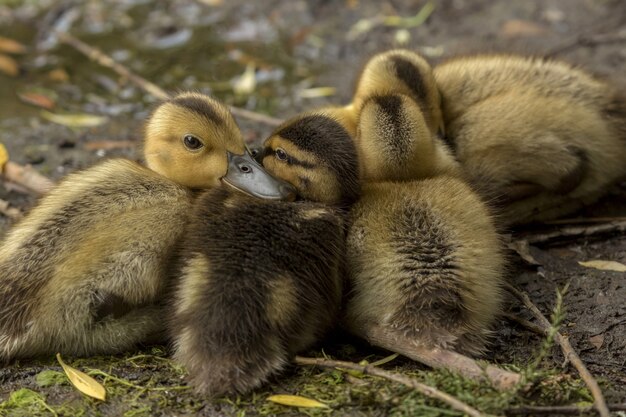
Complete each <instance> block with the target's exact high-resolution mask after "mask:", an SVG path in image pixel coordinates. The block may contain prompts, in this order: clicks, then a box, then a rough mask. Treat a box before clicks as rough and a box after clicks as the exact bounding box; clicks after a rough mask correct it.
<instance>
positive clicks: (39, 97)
mask: <svg viewBox="0 0 626 417" xmlns="http://www.w3.org/2000/svg"><path fill="white" fill-rule="evenodd" d="M17 96H18V97H19V98H20V100H22V101H23V102H24V103H27V104H31V105H33V106H36V107H41V108H44V109H48V110H51V109H53V108H54V106H55V105H56V102H55V100H54V99H53V98H52V97H50V96H48V95H46V94H42V93H39V92H36V91H25V92H23V93H17Z"/></svg>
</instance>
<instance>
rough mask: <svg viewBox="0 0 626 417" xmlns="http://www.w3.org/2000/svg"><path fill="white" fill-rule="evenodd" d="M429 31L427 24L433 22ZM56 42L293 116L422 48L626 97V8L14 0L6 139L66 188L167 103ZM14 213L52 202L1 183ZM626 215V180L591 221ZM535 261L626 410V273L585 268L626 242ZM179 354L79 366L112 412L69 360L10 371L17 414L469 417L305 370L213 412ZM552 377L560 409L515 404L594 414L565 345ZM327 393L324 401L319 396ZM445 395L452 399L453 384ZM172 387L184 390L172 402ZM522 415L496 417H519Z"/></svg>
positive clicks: (251, 136)
mask: <svg viewBox="0 0 626 417" xmlns="http://www.w3.org/2000/svg"><path fill="white" fill-rule="evenodd" d="M431 6H434V7H433V8H432V12H431V13H428V11H429V8H430V7H431ZM420 13H421V14H420ZM381 16H400V17H401V18H403V19H387V20H385V19H382V18H381ZM422 17H426V20H425V21H423V22H422V21H421V20H423V19H422ZM363 22H365V23H363ZM394 22H395V23H394ZM359 28H360V29H361V30H359ZM54 29H61V30H69V31H70V32H71V33H72V34H73V35H75V36H77V37H79V38H81V39H83V40H85V41H87V42H88V43H90V44H91V45H93V46H96V47H99V48H101V49H103V50H104V51H106V52H107V53H109V54H112V55H113V56H114V57H115V58H116V59H118V60H119V61H121V62H123V63H124V65H126V66H127V67H129V68H131V69H132V70H133V71H135V72H137V73H138V74H140V75H142V76H144V77H146V78H148V79H149V80H150V81H152V82H154V83H156V84H158V85H159V86H161V87H163V88H165V89H167V90H169V91H176V90H181V89H198V90H201V91H205V92H209V93H212V94H214V95H216V96H217V97H219V98H220V99H222V100H223V101H225V102H227V103H230V104H234V105H237V106H240V107H245V108H249V109H250V110H254V111H257V112H261V113H267V114H270V115H272V116H274V117H278V118H282V119H284V118H287V117H289V116H290V115H292V114H294V113H296V112H299V111H302V110H304V109H310V108H314V107H318V106H322V105H325V104H328V103H336V104H338V103H345V102H347V101H348V100H349V99H350V96H351V93H352V88H353V85H354V81H355V78H356V76H357V74H358V71H359V68H360V67H361V65H362V64H363V63H364V62H365V61H366V60H367V58H368V57H369V56H371V55H372V54H374V53H376V52H378V51H383V50H386V49H389V48H392V47H398V46H403V47H407V48H412V49H415V50H417V51H419V52H420V53H422V54H423V55H424V56H426V57H427V59H429V60H430V62H431V63H433V64H436V63H437V62H440V61H442V60H445V59H446V58H449V57H452V56H456V55H464V54H470V53H476V52H515V53H523V54H533V55H549V56H553V57H555V58H559V59H563V60H567V61H569V62H572V63H575V64H578V65H580V66H582V67H584V68H586V69H588V70H589V71H591V72H593V73H595V74H598V75H600V76H602V77H606V78H609V79H611V80H612V81H613V82H614V83H615V85H616V88H617V89H621V90H622V91H624V86H625V85H626V72H625V71H624V69H625V68H626V2H624V1H622V0H595V1H592V0H526V1H518V2H505V1H500V2H497V1H490V0H440V1H432V2H431V3H427V2H425V1H409V0H394V1H375V0H371V1H365V0H346V1H328V0H318V1H310V2H306V1H298V0H267V1H260V2H249V1H245V0H228V1H221V0H204V1H199V0H198V1H196V0H174V1H158V0H117V1H113V0H109V1H89V0H87V1H82V2H79V1H63V0H45V1H39V2H35V1H28V0H23V1H19V0H8V1H7V0H0V36H5V37H9V38H12V39H16V40H18V41H20V42H22V43H24V44H25V45H26V46H27V47H28V50H27V52H26V53H25V54H23V55H14V56H13V58H14V59H15V61H16V62H17V64H18V65H19V74H18V75H17V76H14V77H10V76H8V75H6V74H5V73H3V72H1V71H0V142H2V143H4V144H5V145H6V147H7V149H8V150H9V153H10V155H11V159H12V160H14V161H16V162H18V163H22V164H27V163H30V164H32V165H33V166H34V167H35V168H37V169H38V170H39V171H40V172H42V173H44V174H45V175H47V176H50V177H52V178H55V179H58V178H60V177H62V176H63V175H65V174H67V173H68V172H71V171H73V170H75V169H79V168H82V167H87V166H90V165H92V164H94V163H96V162H97V161H99V160H102V159H103V158H108V157H113V156H125V157H129V158H139V154H140V149H139V146H140V138H141V135H140V126H141V121H142V120H143V119H144V118H145V117H146V115H147V114H148V112H149V109H150V108H151V105H152V104H153V103H154V99H153V98H151V97H150V96H149V95H147V94H146V93H144V92H143V91H141V90H140V89H138V88H137V87H136V86H134V85H132V84H129V83H127V82H126V81H125V80H120V79H119V78H118V77H117V76H116V75H115V74H114V73H112V72H111V71H110V70H107V69H104V68H102V67H99V66H98V65H96V64H94V63H91V62H88V60H86V59H85V58H84V57H83V56H82V55H80V54H79V53H77V52H76V51H74V50H73V49H72V48H70V47H68V46H66V45H60V44H59V43H58V42H57V41H56V40H55V37H54V36H53V35H51V33H52V31H53V30H54ZM364 29H367V30H364ZM246 66H253V67H254V68H255V69H256V85H255V86H254V88H253V89H251V90H248V91H243V92H242V91H239V92H235V91H234V90H236V88H237V87H238V86H240V85H241V83H240V82H239V81H238V80H240V78H238V77H240V76H241V75H242V74H243V73H244V71H245V69H246ZM53 71H56V72H53ZM59 73H64V74H65V76H59ZM53 74H57V76H55V75H53ZM318 87H333V88H334V90H329V89H322V90H319V89H317V88H318ZM28 92H30V93H36V94H40V95H44V96H46V97H49V98H50V99H51V100H52V101H53V102H54V103H55V108H54V110H52V111H53V112H58V113H63V112H72V113H85V114H95V115H101V116H106V117H107V118H108V119H107V121H106V123H103V124H101V125H99V126H97V127H92V128H70V127H67V126H63V125H59V124H55V123H52V122H50V121H48V120H46V119H45V118H44V117H42V115H41V110H40V109H38V108H36V107H33V106H30V105H28V104H25V103H23V101H21V100H20V99H19V98H18V94H22V95H23V94H24V93H28ZM329 93H331V94H329ZM239 121H240V123H241V126H242V129H243V130H244V136H245V137H246V139H247V140H248V141H250V142H254V141H257V140H260V139H262V138H263V137H264V136H265V135H266V134H267V133H268V132H269V130H270V129H271V128H270V127H268V126H265V125H262V124H259V123H255V122H251V121H248V120H244V119H240V120H239ZM624 162H625V163H626V161H624ZM0 199H3V200H6V201H9V202H10V203H11V204H12V205H13V206H15V207H18V208H20V209H24V210H26V209H28V207H30V206H32V204H33V203H34V202H35V198H34V197H33V196H32V195H29V194H24V193H23V192H22V191H20V190H16V189H15V188H11V187H9V186H6V185H2V184H0ZM624 216H626V184H621V185H620V184H618V185H616V186H615V187H614V188H613V189H612V190H611V192H610V193H609V195H608V196H607V197H606V198H605V199H603V200H602V201H601V202H599V203H598V204H596V205H594V206H593V207H590V208H587V209H585V210H584V212H583V213H580V217H585V218H589V217H622V218H623V217H624ZM573 217H579V216H573ZM10 224H11V221H10V220H9V219H7V218H6V217H1V218H0V225H1V226H2V230H6V229H7V228H8V227H10ZM550 227H551V228H552V229H558V228H560V227H563V225H553V226H550ZM527 231H528V230H527V229H520V230H517V231H513V232H514V233H524V232H527ZM531 253H532V255H533V256H534V257H535V259H537V260H538V261H539V263H540V264H541V265H540V266H537V267H532V266H529V265H526V264H525V263H523V262H522V261H521V260H519V259H518V257H517V255H514V254H512V255H511V259H512V262H511V264H512V265H511V269H510V274H509V275H510V277H509V279H510V282H511V283H513V284H515V285H516V286H518V287H519V288H522V289H524V290H525V291H527V292H528V293H529V295H530V297H531V299H532V300H533V301H534V302H535V303H536V304H537V305H538V306H539V308H540V309H541V310H542V311H543V312H544V313H546V314H549V313H550V311H551V310H552V308H553V305H554V302H555V298H556V295H555V294H556V289H557V288H563V287H565V286H566V285H568V286H569V287H568V290H567V292H566V294H565V297H564V300H563V304H564V309H565V319H564V323H563V325H562V332H563V333H565V334H567V335H568V336H569V338H570V341H571V343H572V345H573V346H574V348H575V349H576V350H577V351H578V352H579V354H580V356H581V358H582V360H583V361H584V362H585V363H586V364H587V366H588V367H589V370H590V371H591V372H592V374H594V375H595V376H596V377H597V378H598V379H599V380H600V383H601V385H602V387H603V389H604V392H605V395H606V397H607V401H608V402H610V403H619V402H626V273H623V272H611V271H602V270H597V269H593V268H587V267H583V266H581V265H579V264H578V262H580V261H588V260H594V259H601V260H612V261H617V262H621V263H626V235H625V234H624V233H621V234H620V233H616V234H604V235H600V236H597V237H593V238H578V239H570V240H566V241H563V242H558V243H557V244H550V245H542V246H537V247H531ZM507 304H508V305H507V309H509V310H510V311H512V312H514V313H516V314H519V315H520V316H523V317H526V318H530V315H527V313H526V312H525V311H524V309H523V308H522V307H521V306H520V305H519V303H518V302H517V301H516V300H513V299H511V300H509V301H508V303H507ZM541 344H542V338H540V337H538V336H536V335H534V334H532V333H530V332H529V331H527V330H525V329H524V328H522V327H520V326H519V325H517V324H514V323H512V322H509V321H507V320H505V319H502V321H501V322H500V323H499V324H498V327H497V329H496V337H495V339H494V342H493V345H492V348H491V350H490V352H489V353H488V354H487V355H486V356H485V357H484V358H483V359H485V360H487V361H490V362H495V363H498V364H509V365H510V366H512V367H513V368H515V367H517V368H522V367H524V366H525V365H526V364H528V363H529V362H531V361H532V359H533V358H534V357H536V355H537V352H538V351H539V350H540V347H541ZM321 348H323V349H324V352H325V353H327V354H331V355H332V356H333V357H336V358H338V359H346V360H353V361H356V362H358V361H360V360H361V359H363V358H365V357H369V356H371V355H373V356H372V357H373V358H379V357H382V356H385V353H384V352H381V351H379V350H376V349H373V348H372V347H370V346H367V345H366V344H364V343H362V342H359V341H357V340H353V339H351V338H348V337H345V336H342V335H336V336H335V337H333V338H331V339H329V340H328V342H327V343H323V344H322V346H321V347H320V349H321ZM320 353H321V352H320V351H319V350H318V351H316V352H312V353H311V354H317V355H319V354H320ZM137 355H140V356H137ZM166 357H167V352H166V351H165V350H164V349H163V348H160V347H153V348H146V349H145V350H143V351H141V352H139V353H137V352H135V353H129V354H128V355H121V356H117V357H114V358H84V359H77V358H68V360H71V362H72V364H73V365H75V366H78V367H83V368H87V369H92V370H100V371H102V372H106V373H107V374H108V375H109V376H108V377H106V376H102V375H101V374H98V373H97V372H96V371H93V373H94V375H96V376H98V375H99V378H101V379H104V380H105V381H106V382H109V383H110V384H111V385H110V386H109V385H107V387H108V388H109V394H110V400H108V401H107V402H105V403H102V404H98V403H96V402H95V401H93V400H88V399H84V398H83V397H82V396H81V394H79V393H77V392H75V391H74V390H73V389H72V388H71V387H69V386H68V385H67V383H66V382H63V381H62V380H61V379H58V378H57V377H58V375H56V374H55V375H56V376H55V375H52V376H53V377H55V378H57V379H56V380H54V381H56V382H54V381H53V382H52V383H49V384H48V383H45V382H41V381H40V379H41V378H42V377H40V375H41V372H42V371H45V370H53V371H59V370H60V367H59V366H58V364H57V363H56V362H54V360H53V359H52V358H49V359H45V358H44V359H41V360H33V361H20V362H19V363H14V364H10V365H7V366H4V367H2V368H0V416H1V415H8V416H13V415H54V414H55V413H56V414H57V415H89V416H90V415H103V416H118V415H125V416H129V417H131V416H143V415H146V416H152V415H154V416H177V415H206V416H214V415H275V414H293V415H296V414H298V413H302V412H305V413H309V414H314V415H319V414H328V413H331V414H333V415H355V416H356V415H359V416H360V415H363V416H378V415H428V416H430V415H432V416H437V415H459V414H458V413H455V412H452V411H450V410H449V409H447V408H445V407H444V406H442V405H441V404H437V403H432V402H424V401H423V400H418V399H416V397H415V395H414V394H413V393H407V392H406V391H403V390H401V389H399V388H397V387H395V388H390V387H389V386H388V385H377V384H381V382H380V381H374V380H370V379H367V382H368V383H369V384H370V388H371V390H369V391H368V390H366V389H365V388H362V387H361V385H359V384H360V382H359V381H353V380H352V379H351V378H347V377H345V375H341V373H340V372H338V371H334V372H325V371H322V370H309V369H301V368H294V369H292V370H290V371H289V372H287V374H286V375H285V376H283V377H278V378H276V379H275V380H274V381H273V382H272V383H271V384H270V385H269V386H268V387H266V388H264V389H263V390H260V391H258V392H255V393H254V394H251V395H249V396H242V397H236V398H228V399H223V400H219V401H214V402H209V401H207V400H205V399H202V398H199V397H197V396H195V395H193V394H191V393H189V392H188V391H187V390H186V388H185V387H184V379H183V371H182V370H181V369H180V368H177V367H176V365H175V364H172V363H171V362H169V361H168V360H167V359H166ZM388 366H389V365H388ZM389 368H390V369H395V370H397V371H401V372H404V373H409V374H415V375H418V374H419V375H422V374H420V373H423V370H424V369H426V368H424V367H421V366H419V365H417V364H414V363H412V362H411V361H408V360H405V359H397V360H396V361H395V362H393V364H391V366H389ZM541 368H542V369H544V370H546V371H548V370H550V372H553V373H554V375H553V376H552V378H553V381H554V380H555V379H554V378H561V379H560V380H559V381H561V382H557V383H556V384H557V385H560V388H559V389H560V390H556V391H554V392H556V393H553V394H550V395H548V394H546V392H548V391H546V392H542V391H540V390H539V391H538V392H537V394H536V395H535V394H533V393H524V394H523V395H521V396H517V397H515V398H509V399H508V400H507V401H509V403H508V405H510V404H515V405H520V404H535V403H536V404H544V405H545V404H571V403H587V402H588V401H589V400H590V398H589V396H588V393H585V392H583V391H584V389H583V388H579V389H578V394H575V395H574V394H571V393H572V392H573V391H572V390H566V389H564V388H563V387H565V386H566V385H567V386H579V387H582V385H580V383H579V382H577V380H576V378H577V374H576V372H575V371H574V369H573V368H572V367H571V365H565V366H563V356H562V354H561V353H560V350H559V349H558V348H557V347H551V348H550V349H549V351H548V355H547V357H546V358H545V360H544V361H543V362H542V364H541ZM424 375H426V374H424ZM422 377H423V378H431V376H423V375H422ZM115 378H117V380H116V379H115ZM432 378H435V377H432ZM120 381H124V382H120ZM315 381H317V382H318V383H319V386H317V388H316V387H312V386H311V384H313V385H314V382H315ZM436 381H439V383H440V384H441V385H442V386H447V385H446V384H447V382H445V381H447V380H443V379H442V380H436ZM129 384H130V385H129ZM161 385H163V386H167V387H170V388H171V389H169V390H165V389H161V390H159V389H155V387H159V386H161ZM335 385H340V387H339V388H337V387H335ZM172 387H173V388H172ZM320 387H322V388H320ZM331 387H332V389H333V390H334V391H333V390H331ZM22 388H27V389H29V390H31V391H32V392H34V393H35V394H34V395H35V396H34V397H28V398H29V401H31V400H32V401H34V403H36V404H39V406H37V405H36V406H32V407H30V406H29V407H30V408H28V407H26V408H24V407H22V408H20V406H16V405H15V404H17V403H16V402H15V401H17V400H16V395H15V393H16V392H17V391H18V390H20V389H22ZM561 388H563V389H561ZM574 391H576V390H574ZM282 392H289V393H299V394H301V395H305V394H307V393H308V394H309V395H310V396H314V397H315V396H316V397H317V398H318V399H322V400H326V401H327V402H329V403H331V404H333V408H332V409H331V410H330V411H308V410H304V409H301V410H299V411H291V410H289V409H286V408H284V407H280V406H276V405H271V404H268V403H266V402H264V398H265V397H266V396H267V394H268V393H282ZM346 392H347V393H348V394H349V395H347V397H345V396H344V397H341V398H339V393H341V395H345V393H346ZM466 392H474V394H472V395H474V398H473V399H471V401H472V403H473V404H480V398H477V397H480V395H476V394H475V392H476V391H472V389H470V388H468V390H467V391H466ZM481 392H482V391H481ZM550 392H552V391H550ZM22 393H23V392H22ZM335 394H336V395H337V397H333V395H335ZM561 394H562V395H561ZM29 395H31V394H29ZM468 395H469V394H468ZM490 395H491V394H490ZM485 396H487V394H485ZM338 398H339V399H338ZM18 399H19V398H18ZM11 401H13V403H12V402H11ZM44 401H45V402H44ZM468 401H470V400H468ZM42 403H43V404H46V405H47V406H48V407H49V409H48V408H46V407H44V406H41V404H42ZM508 405H507V404H500V406H494V405H486V406H485V407H486V410H487V411H490V412H494V413H498V414H502V413H504V412H505V410H506V408H507V406H508ZM33 407H34V408H33ZM411 407H413V408H411ZM616 415H624V414H616Z"/></svg>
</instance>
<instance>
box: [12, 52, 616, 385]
mask: <svg viewBox="0 0 626 417" xmlns="http://www.w3.org/2000/svg"><path fill="white" fill-rule="evenodd" d="M144 141H145V142H144V159H145V162H146V164H145V165H146V166H142V165H139V164H137V163H134V162H131V161H127V160H121V159H118V160H109V161H105V162H103V163H101V164H98V165H96V166H94V167H92V168H89V169H86V170H83V171H80V172H76V173H73V174H71V175H69V176H68V177H67V178H65V179H64V180H63V181H62V182H61V183H60V184H59V185H58V186H57V187H56V188H55V189H54V190H53V191H51V192H50V193H49V194H47V195H46V196H44V197H43V198H42V199H41V201H40V202H39V204H38V205H37V206H36V207H35V208H34V209H33V210H32V211H31V212H30V213H29V214H28V215H27V216H26V218H25V219H24V220H23V221H21V222H20V223H19V224H17V225H16V226H15V227H14V228H13V229H12V230H11V231H10V232H9V233H8V234H7V236H5V238H4V241H3V243H2V245H1V246H0V361H10V360H13V359H16V358H24V357H31V356H42V355H53V354H54V353H56V352H61V353H63V354H75V355H93V354H100V353H115V352H120V351H124V350H128V349H132V348H133V347H135V346H137V345H138V344H142V343H151V342H160V343H170V344H171V346H172V351H173V357H174V359H175V360H176V361H178V362H179V363H181V364H182V365H184V366H185V368H186V369H187V371H188V373H189V376H190V381H191V384H192V385H193V386H194V387H195V388H196V389H197V390H198V391H199V392H202V393H204V394H207V395H210V396H217V395H223V394H227V393H235V392H238V393H244V392H247V391H249V390H251V389H254V388H256V387H258V386H260V385H261V384H262V383H263V382H264V381H266V380H267V379H268V378H269V377H271V376H272V375H274V374H276V373H278V372H280V371H281V370H282V369H284V367H285V366H286V365H287V364H288V363H289V361H290V359H291V357H292V356H293V355H295V354H296V353H298V352H301V351H303V350H306V349H308V348H309V347H311V346H312V345H314V344H315V343H319V342H320V341H321V340H322V338H323V336H324V334H325V333H326V332H328V330H330V329H331V328H333V327H335V326H339V327H340V328H342V329H344V330H345V331H347V332H350V333H352V334H354V335H356V336H358V337H361V338H364V339H366V340H368V341H370V342H371V343H373V344H379V345H381V346H383V347H385V348H389V349H392V350H393V347H394V343H395V341H400V340H402V341H403V343H404V342H405V341H406V340H408V341H409V342H410V343H411V344H413V345H415V346H424V347H428V348H441V349H450V350H454V351H458V352H461V353H465V354H469V355H480V354H481V353H483V352H485V350H486V349H487V346H488V341H489V335H490V333H491V330H492V328H493V326H494V323H495V319H496V318H497V317H498V315H499V313H500V308H501V302H502V298H503V297H502V286H503V283H504V281H505V279H506V275H507V273H506V259H505V254H504V247H503V243H502V240H501V238H500V232H501V230H502V229H504V228H507V227H510V226H512V225H518V224H525V223H530V222H533V221H544V220H548V219H552V218H555V217H557V216H561V215H564V214H567V213H571V212H573V211H575V210H577V209H579V208H580V207H582V206H584V205H587V204H590V203H592V202H594V201H595V200H597V199H598V198H599V197H600V196H601V195H602V194H603V193H604V192H605V191H606V189H607V188H608V186H609V185H611V184H612V183H614V182H615V181H617V180H618V179H621V178H623V177H625V176H626V164H624V161H625V160H626V102H625V101H624V100H623V99H622V98H620V96H619V95H618V94H617V93H616V92H615V91H614V90H613V89H612V88H611V86H610V85H609V84H608V83H605V82H603V81H601V80H598V79H596V78H594V77H592V76H591V75H589V74H587V73H585V72H584V71H582V70H580V69H576V68H573V67H571V66H569V65H567V64H565V63H562V62H558V61H550V60H544V59H539V58H525V57H519V56H507V55H493V56H492V55H485V56H473V57H465V58H455V59H452V60H450V61H448V62H444V63H443V64H440V65H438V66H436V67H434V68H431V66H430V65H429V64H428V62H427V61H426V60H425V59H423V58H422V57H421V56H419V55H417V54H416V53H414V52H411V51H407V50H392V51H389V52H385V53H382V54H379V55H376V56H374V57H373V58H372V59H371V60H370V61H368V63H367V64H366V65H365V67H364V68H363V69H362V71H361V74H360V76H359V77H358V80H357V83H356V88H355V92H354V95H353V98H352V101H351V102H350V103H348V104H345V105H338V106H336V107H327V108H323V109H318V110H312V111H307V112H305V113H302V114H299V115H296V116H294V117H293V118H291V119H289V120H287V121H286V122H284V123H283V124H282V125H281V126H279V127H278V128H277V129H276V130H275V131H274V132H273V133H272V134H271V135H270V136H269V137H268V138H267V139H266V140H265V141H264V142H263V144H262V146H261V148H260V149H259V150H258V153H257V155H256V159H257V160H258V161H259V162H260V164H259V163H258V162H257V161H255V160H254V159H253V158H252V156H251V154H250V153H249V151H248V149H247V147H246V145H245V144H244V141H243V137H242V134H241V132H240V130H239V127H238V126H237V124H236V123H235V121H234V119H233V117H232V116H231V114H230V112H229V111H228V109H227V107H226V106H224V105H222V104H221V103H219V102H217V101H216V100H214V99H212V98H210V97H207V96H204V95H202V94H199V93H182V94H179V95H177V96H176V97H174V98H172V99H170V100H168V101H165V102H164V103H162V104H160V105H159V106H158V107H157V108H156V109H155V110H154V112H153V113H152V114H151V116H150V118H149V119H148V120H147V122H146V128H145V137H144ZM381 341H384V343H382V342H381ZM398 343H400V342H398Z"/></svg>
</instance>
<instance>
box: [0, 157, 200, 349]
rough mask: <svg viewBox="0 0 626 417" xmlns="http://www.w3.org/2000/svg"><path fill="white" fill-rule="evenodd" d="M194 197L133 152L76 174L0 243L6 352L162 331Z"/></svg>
mask: <svg viewBox="0 0 626 417" xmlns="http://www.w3.org/2000/svg"><path fill="white" fill-rule="evenodd" d="M190 205H191V195H190V193H189V191H187V190H186V189H185V188H184V187H181V186H178V185H176V184H174V183H172V182H170V181H167V180H165V179H164V178H163V177H161V176H160V175H158V174H156V173H154V172H152V171H150V170H148V169H146V168H143V167H141V166H139V165H138V164H136V163H134V162H131V161H126V160H110V161H107V162H105V163H102V164H100V165H97V166H95V167H93V168H91V169H88V170H85V171H82V172H78V173H74V174H71V175H69V176H68V177H67V178H66V179H65V180H64V181H63V182H61V184H59V185H58V187H56V188H55V189H54V190H52V191H51V192H50V193H49V194H48V195H46V196H45V197H43V199H42V201H41V202H40V204H39V205H38V206H37V207H35V208H34V209H33V210H32V211H31V213H29V215H28V216H27V217H26V218H25V219H24V220H23V221H22V222H21V223H20V224H18V225H16V226H15V227H14V228H13V229H12V230H11V231H10V232H9V233H8V235H7V236H6V237H5V239H4V242H3V243H2V246H0V360H8V359H11V358H13V357H23V356H32V355H39V354H53V353H55V352H64V353H68V354H78V355H81V354H88V353H97V352H116V351H120V350H123V349H127V348H130V347H132V346H134V345H135V343H137V342H138V341H143V340H146V339H148V338H149V337H150V336H153V335H154V334H155V333H158V332H161V331H162V327H163V325H162V323H161V321H162V316H161V314H159V312H160V307H158V306H157V305H156V304H155V301H156V300H158V299H159V298H160V297H161V296H162V294H163V292H164V289H165V287H166V284H167V278H166V273H165V270H166V269H167V260H168V259H169V257H170V252H171V248H172V247H173V246H174V243H175V242H176V241H177V240H178V239H179V237H180V233H181V231H182V230H183V225H184V222H185V218H186V213H187V210H188V209H189V207H190Z"/></svg>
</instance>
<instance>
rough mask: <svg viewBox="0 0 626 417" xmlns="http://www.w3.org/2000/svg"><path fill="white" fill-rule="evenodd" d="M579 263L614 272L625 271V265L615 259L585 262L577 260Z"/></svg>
mask: <svg viewBox="0 0 626 417" xmlns="http://www.w3.org/2000/svg"><path fill="white" fill-rule="evenodd" d="M578 264H579V265H582V266H584V267H587V268H594V269H600V270H603V271H616V272H626V265H624V264H622V263H619V262H615V261H602V260H595V261H587V262H578Z"/></svg>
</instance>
